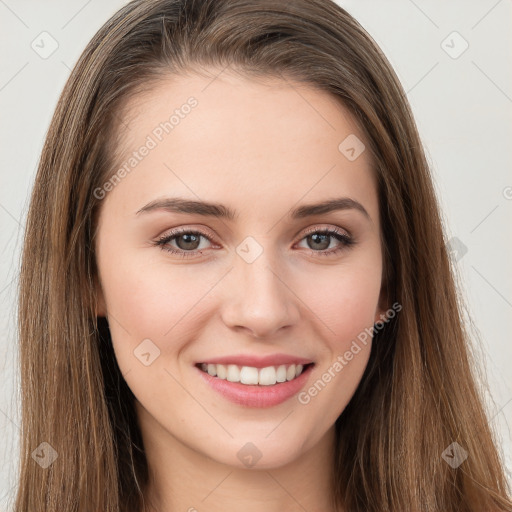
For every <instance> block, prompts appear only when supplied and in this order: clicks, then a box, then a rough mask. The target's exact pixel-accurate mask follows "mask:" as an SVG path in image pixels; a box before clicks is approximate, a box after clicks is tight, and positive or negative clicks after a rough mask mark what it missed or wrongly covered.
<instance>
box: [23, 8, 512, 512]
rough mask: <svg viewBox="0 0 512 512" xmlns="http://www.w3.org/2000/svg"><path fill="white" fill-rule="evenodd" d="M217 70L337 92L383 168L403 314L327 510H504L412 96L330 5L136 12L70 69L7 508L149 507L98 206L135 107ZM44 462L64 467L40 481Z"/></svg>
mask: <svg viewBox="0 0 512 512" xmlns="http://www.w3.org/2000/svg"><path fill="white" fill-rule="evenodd" d="M212 66H213V67H215V68H216V69H219V70H220V69H224V68H225V67H226V66H230V67H231V68H233V69H236V70H237V71H239V72H240V73H242V74H244V75H245V76H247V77H253V78H257V77H258V76H263V77H265V76H272V77H278V78H281V79H283V80H288V81H292V82H293V81H296V82H301V83H305V84H309V85H311V86H314V87H316V88H318V89H320V90H322V91H325V92H327V93H330V94H331V95H333V96H334V97H335V98H337V99H338V100H339V101H340V102H341V103H342V104H343V105H344V106H345V107H346V108H347V109H349V111H350V112H351V113H352V114H353V116H354V118H355V119H356V120H357V122H358V123H359V124H360V127H361V129H362V130H363V133H364V134H365V136H366V142H365V143H367V144H368V146H367V148H368V149H369V150H370V151H371V154H372V160H373V163H374V171H375V173H376V176H377V183H378V195H379V208H380V216H381V222H382V233H381V237H382V242H383V247H384V269H385V275H384V281H383V283H384V287H385V288H384V290H385V292H386V297H387V302H388V303H389V304H391V303H394V302H397V303H399V304H400V305H401V306H402V309H401V311H400V314H398V315H397V316H396V317H395V318H394V319H393V320H391V321H389V322H387V323H386V325H385V327H384V328H383V329H382V330H380V331H379V332H378V333H376V334H375V336H374V342H373V345H372V351H371V356H370V360H369V363H368V366H367V368H366V371H365V373H364V375H363V378H362V381H361V383H360V385H359V387H358V389H357V391H356V393H355V395H354V396H353V398H352V400H351V402H350V403H349V404H348V406H347V407H346V409H345V410H344V411H343V413H342V414H341V416H340V417H339V418H338V420H337V421H336V433H337V452H338V453H337V454H336V459H335V460H336V463H335V466H334V468H333V471H334V482H335V484H334V489H333V503H335V504H336V506H337V507H340V508H341V507H343V508H344V510H346V511H358V512H363V511H364V512H372V511H374V512H377V511H379V512H382V511H390V512H391V511H393V512H398V511H399V512H404V511H430V512H449V511H453V512H455V511H457V512H461V511H473V512H481V511H486V510H489V511H490V510H508V511H510V510H512V504H511V502H510V501H509V498H508V497H507V495H508V492H509V491H508V488H507V482H506V480H505V477H504V472H503V467H502V462H501V460H500V457H499V454H498V451H497V449H496V446H495V443H494V441H493V432H492V430H491V429H490V426H489V422H488V420H487V418H486V412H485V408H484V399H483V395H482V392H481V388H480V385H479V381H478V380H477V378H476V365H475V364H474V362H472V359H471V358H470V353H471V352H470V350H469V346H470V345H469V342H470V337H469V334H468V333H467V332H466V330H465V328H464V324H463V301H462V299H461V298H460V296H459V295H458V294H457V287H456V277H455V273H454V270H453V269H452V268H451V265H450V260H449V257H448V254H447V250H446V248H445V242H446V240H445V236H444V232H443V226H442V224H443V223H442V218H441V216H440V213H439V207H438V204H437V200H436V197H435V194H434V190H433V186H432V179H431V176H430V170H429V166H428V163H427V161H426V158H425V155H424V152H423V149H422V145H421V142H420V138H419V136H418V133H417V128H416V126H415V123H414V120H413V117H412V114H411V111H410V107H409V105H408V102H407V99H406V97H405V93H404V90H403V89H402V87H401V85H400V82H399V80H398V78H397V77H396V75H395V73H394V71H393V69H392V68H391V66H390V64H389V63H388V61H387V59H386V58H385V56H384V55H383V53H382V52H381V51H380V50H379V48H378V47H377V45H376V44H375V42H374V41H373V40H372V39H371V37H370V36H369V35H368V34H367V33H366V32H365V31H364V29H363V28H362V27H361V26H360V25H359V24H358V23H357V21H356V20H354V18H352V17H351V16H350V15H349V14H348V13H347V12H346V11H345V10H344V9H342V8H341V7H339V6H338V5H336V4H335V3H334V2H332V1H331V0H287V1H286V2H278V1H275V0H134V1H132V2H130V3H129V4H128V5H126V6H125V7H124V8H122V9H121V10H120V11H118V12H117V13H116V14H115V15H114V16H113V17H112V18H111V19H110V20H109V21H107V22H106V23H105V25H104V26H103V27H102V28H101V29H100V30H99V31H98V33H97V34H96V35H95V36H94V38H93V39H92V40H91V42H90V43H89V44H88V46H87V47H86V49H85V51H84V52H83V54H82V56H81V57H80V59H79V61H78V63H77V64H76V66H75V68H74V69H73V71H72V73H71V76H70V77H69V80H68V81H67V83H66V86H65V88H64V91H63V93H62V95H61V97H60V100H59V102H58V105H57V108H56V111H55V114H54V117H53V119H52V122H51V125H50V128H49V132H48V135H47V138H46V141H45V145H44V149H43V152H42V155H41V159H40V164H39V169H38V173H37V177H36V181H35V186H34V189H33V193H32V198H31V203H30V210H29V214H28V220H27V227H26V235H25V240H24V250H23V259H22V268H21V278H20V294H19V340H20V362H21V389H22V418H21V419H22V422H21V425H22V434H21V453H20V475H19V489H18V492H17V496H16V502H15V508H14V510H15V512H29V511H30V512H32V511H34V510H39V511H41V512H42V511H45V512H57V511H59V512H60V511H63V510H65V511H77V512H85V511H87V512H90V511H102V512H114V511H122V512H128V511H135V510H137V511H138V510H141V509H142V507H143V505H144V500H143V497H144V495H143V490H144V486H145V484H146V482H147V478H148V468H147V462H146V458H145V455H144V449H143V444H142V439H141V435H140V431H139V428H138V425H137V419H136V415H135V410H134V407H133V399H134V397H133V394H132V393H131V391H130V389H129V388H128V386H127V384H126V382H125V380H124V379H123V376H122V375H121V373H120V370H119V368H118V366H117V364H116V359H115V357H114V352H113V349H112V344H111V339H110V335H109V331H108V328H107V326H106V322H105V319H103V318H97V317H96V314H95V311H96V289H97V288H96V286H97V284H98V279H97V268H96V262H95V254H94V235H95V230H96V225H97V218H98V214H99V212H100V206H101V200H100V199H99V198H98V197H97V194H95V193H94V191H95V190H96V189H97V188H98V187H101V185H102V184H103V183H105V181H106V179H108V177H109V176H111V175H112V174H113V172H114V170H115V163H116V162H115V158H114V156H115V154H116V147H117V142H118V138H119V137H121V132H122V129H123V126H122V123H121V122H120V113H121V112H122V109H123V106H124V105H126V103H127V101H128V99H129V98H130V97H133V96H134V95H136V94H137V93H139V92H140V91H142V90H151V86H152V84H154V83H155V82H156V81H157V80H159V79H161V78H162V77H165V76H168V75H169V74H173V73H174V74H179V73H182V72H185V71H189V70H197V71H201V70H203V72H204V69H206V68H208V67H212ZM340 142H341V141H340ZM454 442H457V443H458V445H460V447H461V448H462V449H464V450H465V452H467V454H468V457H467V459H466V460H465V461H464V462H463V463H462V464H460V465H459V466H458V467H456V468H453V467H451V465H449V464H448V463H447V462H445V460H444V459H443V457H442V453H443V451H444V450H445V449H446V448H447V447H448V446H449V445H451V444H452V443H454ZM41 443H48V444H43V445H42V444H41ZM48 445H49V446H48ZM36 449H39V454H40V456H42V457H43V458H45V457H50V456H53V457H54V456H55V455H57V458H56V459H55V460H53V462H52V463H51V464H50V465H48V467H45V468H43V467H42V466H41V465H40V464H38V463H37V460H36V459H37V457H34V455H33V454H34V451H35V450H36ZM52 449H53V450H55V452H53V451H51V450H52ZM45 460H47V461H48V460H49V459H47V458H46V459H45Z"/></svg>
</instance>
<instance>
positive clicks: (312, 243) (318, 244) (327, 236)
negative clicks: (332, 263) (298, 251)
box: [301, 228, 355, 256]
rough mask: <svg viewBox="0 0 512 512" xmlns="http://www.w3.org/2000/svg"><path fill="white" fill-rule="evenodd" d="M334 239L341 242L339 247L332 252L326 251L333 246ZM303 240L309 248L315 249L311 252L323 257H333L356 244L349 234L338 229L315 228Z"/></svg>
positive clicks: (331, 250) (332, 249)
mask: <svg viewBox="0 0 512 512" xmlns="http://www.w3.org/2000/svg"><path fill="white" fill-rule="evenodd" d="M333 238H334V239H336V240H337V241H338V242H339V243H338V245H337V246H335V247H334V248H331V249H330V250H326V249H328V248H329V246H330V245H331V241H332V239H333ZM302 240H305V241H306V243H307V244H308V246H309V247H312V248H313V249H315V250H312V251H311V252H313V253H316V254H319V255H322V256H331V255H333V254H337V253H339V252H340V251H342V250H344V249H346V248H349V247H350V246H352V245H354V244H355V241H354V239H353V238H352V237H351V236H350V235H349V234H348V233H345V232H344V231H341V230H340V229H338V228H332V229H328V228H325V229H318V228H313V229H310V230H308V231H307V232H306V236H305V237H304V238H302ZM302 240H301V241H302ZM316 249H319V250H316Z"/></svg>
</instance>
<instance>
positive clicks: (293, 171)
mask: <svg viewBox="0 0 512 512" xmlns="http://www.w3.org/2000/svg"><path fill="white" fill-rule="evenodd" d="M216 75H219V70H217V71H215V72H214V74H212V76H216ZM190 96H194V97H195V98H196V99H197V101H198V104H197V106H196V107H195V108H194V109H192V110H191V112H190V113H189V114H188V115H187V116H185V117H184V118H183V119H181V120H180V123H179V125H177V126H176V127H175V128H174V129H173V130H172V131H171V132H170V133H169V134H166V135H165V136H164V137H163V139H162V141H161V142H159V143H158V145H157V147H155V148H154V149H152V150H151V151H150V152H149V154H148V155H147V156H146V157H145V158H143V159H142V160H141V161H140V162H139V163H138V165H137V166H136V167H135V168H134V169H133V170H132V171H131V172H130V173H129V174H128V175H127V176H126V177H124V178H123V179H122V180H121V182H120V183H119V184H118V185H117V186H115V187H114V188H113V190H111V191H109V192H108V194H107V195H106V197H105V198H104V199H103V200H102V206H101V214H100V218H99V223H98V231H97V238H96V250H97V263H98V268H99V289H98V311H97V313H98V316H106V317H107V318H108V322H109V326H110V331H111V334H112V340H113V346H114V350H115V355H116V358H117V361H118V363H119V367H120V369H121V371H122V373H123V375H124V377H125V379H126V382H127V383H128V385H129V386H130V388H131V390H132V391H133V393H134V395H135V397H136V402H135V405H136V410H137V415H138V419H139V424H140V428H141V431H142V435H143V439H144V446H145V450H146V455H147V459H148V464H149V467H150V473H151V482H150V485H149V487H148V489H147V490H146V494H145V495H146V498H148V499H149V500H150V501H151V503H152V504H153V506H154V507H155V509H156V510H159V511H160V512H166V511H169V512H170V511H186V510H190V511H192V510H206V509H207V510H209V511H214V512H215V511H221V510H222V511H223V512H229V511H234V510H245V511H247V512H252V511H260V510H261V509H262V505H264V508H265V510H267V511H269V512H273V511H276V512H277V511H280V512H282V511H288V510H290V511H291V510H298V509H302V508H301V507H303V508H304V509H306V510H323V511H328V510H334V508H333V506H332V504H331V503H330V501H329V495H330V492H331V486H332V484H331V478H332V461H333V453H334V444H333V443H334V422H335V420H336V418H337V417H338V416H339V415H340V414H341V412H342V411H343V410H344V408H345V406H346V405H347V403H348V402H349V400H350V398H351V397H352V395H353V393H354V392H355V390H356V388H357V386H358V384H359V382H360V379H361V377H362V374H363V372H364V369H365V367H366V364H367V361H368V357H369V353H370V345H371V341H370V342H369V343H368V344H367V345H366V346H363V345H361V351H360V352H359V353H358V354H357V355H355V356H354V357H353V359H352V360H351V361H350V362H349V363H348V364H346V366H344V367H343V370H342V371H340V372H337V373H336V376H335V377H334V378H332V379H331V381H330V382H329V383H328V384H327V385H326V386H325V387H324V388H323V389H322V390H321V391H320V392H319V393H318V394H317V395H316V396H314V397H312V398H311V400H310V401H309V403H307V404H301V403H299V401H298V400H297V397H296V396H295V397H293V398H291V399H289V400H287V401H285V402H284V403H281V404H279V405H277V406H273V407H268V408H252V407H244V406H240V405H236V404H233V403H231V402H229V401H227V400H226V399H225V398H223V397H222V396H221V395H219V394H218V393H217V392H216V391H214V390H212V389H211V388H210V387H209V386H208V385H207V384H206V383H204V382H203V379H202V378H200V376H199V375H198V373H197V369H196V368H195V367H194V365H195V364H196V363H197V362H200V361H202V360H205V359H206V358H213V357H218V356H225V355H228V354H261V355H266V354H274V353H278V352H284V353H287V354H292V355H296V356H302V357H306V358H309V359H311V360H312V361H314V362H315V366H314V368H313V372H312V373H311V375H310V376H309V379H308V382H307V384H306V385H305V387H304V388H303V389H307V388H309V387H311V386H312V384H313V383H314V382H315V381H317V380H318V379H320V378H321V376H322V374H324V373H325V372H326V371H327V370H328V368H329V367H332V364H333V362H334V361H336V358H337V357H338V356H340V355H343V354H344V353H345V352H346V351H347V350H349V348H350V345H351V343H352V341H353V340H355V339H356V337H357V335H358V334H360V333H361V332H362V331H364V329H365V328H371V326H373V324H374V323H375V322H376V321H378V320H380V319H381V315H382V314H383V313H384V311H385V308H383V307H382V306H381V304H380V302H381V301H380V300H379V299H380V292H381V277H382V251H381V243H380V226H379V215H378V198H377V189H376V182H375V177H374V175H373V173H372V171H371V160H370V155H369V151H364V152H363V153H362V154H361V155H360V156H359V157H358V158H357V159H356V160H354V161H349V160H348V159H347V158H346V157H345V156H344V155H343V154H342V153H341V152H340V151H339V150H338V145H339V144H340V143H341V142H342V141H343V140H344V139H345V138H346V137H347V136H348V135H350V134H355V135H356V136H357V137H358V138H359V139H360V140H362V141H364V136H363V134H362V133H361V132H360V130H359V129H358V127H357V125H356V124H355V123H354V121H353V119H352V118H351V116H350V115H349V114H348V111H347V110H345V109H344V108H343V107H342V106H341V105H340V104H339V102H337V101H336V100H335V99H334V98H333V97H331V96H330V95H328V94H327V93H325V92H321V91H318V90H315V89H313V88H311V87H309V86H306V85H299V84H297V83H293V82H287V81H284V80H277V79H268V80H266V81H265V82H263V81H258V82H255V81H254V80H249V79H247V78H242V77H240V76H238V75H236V74H234V73H232V72H231V71H229V70H227V71H224V72H222V73H221V74H220V75H219V76H217V78H216V79H214V80H213V79H212V78H206V77H203V76H199V75H195V74H192V73H191V74H189V75H187V76H180V77H175V76H173V77H168V78H166V79H165V80H163V81H162V82H160V83H159V84H158V85H157V86H155V87H154V88H153V89H152V90H151V92H150V93H145V94H144V95H139V96H137V97H135V98H134V99H132V100H131V102H130V103H129V105H128V108H127V110H126V112H125V115H124V120H125V123H126V125H127V127H126V128H123V132H122V134H121V135H122V144H121V147H120V148H119V155H120V159H119V164H120V165H122V162H124V161H125V160H126V159H127V158H129V156H130V155H131V154H132V152H133V151H135V150H136V149H137V148H139V147H140V146H141V145H142V144H144V142H145V140H146V137H147V136H148V134H151V133H152V132H153V130H154V129H155V127H156V126H158V125H159V123H160V122H162V121H163V120H165V119H168V117H169V115H170V113H172V111H173V110H174V109H176V108H179V107H180V106H181V105H183V104H184V103H185V102H186V101H187V98H189V97H190ZM167 196H180V197H183V198H187V199H193V200H198V199H200V200H204V201H215V202H218V203H222V204H225V205H226V206H228V207H230V208H232V209H234V210H236V211H237V212H238V215H237V217H236V218H235V219H234V220H232V221H230V220H227V219H219V218H214V217H204V216H201V215H198V214H184V213H173V212H168V211H164V210H158V211H152V212H148V213H140V214H137V213H136V212H138V211H139V210H140V209H141V208H142V207H143V206H145V205H146V204H148V203H150V202H151V201H153V200H155V199H161V198H163V197H167ZM341 196H343V197H349V198H352V199H354V200H356V201H358V202H360V203H361V204H362V205H363V206H364V208H365V209H366V211H367V212H368V214H369V219H368V218H366V217H365V216H364V215H363V214H362V213H361V212H359V211H358V210H356V209H347V210H342V211H334V212H330V213H326V214H321V215H315V216H312V217H308V218H303V219H295V220H292V219H290V218H288V216H287V215H288V213H289V211H290V210H291V209H292V208H295V207H297V206H299V205H303V204H310V203H316V202H320V201H324V200H327V199H332V198H334V197H341ZM178 227H183V228H187V229H191V230H194V229H199V230H202V231H204V232H205V233H206V234H207V235H211V238H210V239H209V240H208V239H207V238H201V239H200V240H201V242H200V246H199V244H196V245H195V246H192V245H191V244H190V241H188V242H189V245H188V246H187V244H186V243H184V242H186V240H184V239H183V237H181V238H180V237H179V236H178V238H175V239H174V240H173V241H172V242H169V243H168V245H171V246H172V247H173V248H174V249H175V250H179V249H180V248H181V249H182V250H184V251H186V250H188V251H189V252H194V251H195V256H194V257H191V258H181V257H180V256H177V255H174V254H171V253H169V252H166V251H165V250H163V249H162V248H161V247H159V246H155V245H154V242H155V241H156V240H158V239H159V237H161V236H162V235H165V234H167V233H169V232H170V231H171V229H173V228H178ZM336 227H337V228H338V229H339V230H341V231H342V232H344V233H348V234H350V235H351V236H352V237H353V238H354V240H355V241H356V243H355V244H354V245H352V246H350V247H348V248H344V247H343V246H342V245H341V242H339V241H338V240H337V239H336V238H334V237H330V238H327V239H326V241H325V244H322V243H319V242H318V241H317V243H316V245H315V243H314V241H313V242H312V241H311V240H310V239H308V237H307V235H305V234H304V233H305V231H306V230H307V229H308V228H315V229H317V228H318V230H320V229H324V228H330V229H332V228H336ZM248 236H250V237H253V238H254V239H255V240H256V241H257V243H258V244H259V245H260V246H261V249H262V251H263V252H262V253H261V255H260V256H259V257H258V258H256V259H255V260H254V261H253V262H251V263H248V262H247V261H246V260H244V259H243V258H242V257H240V256H239V254H238V253H237V251H236V249H237V247H238V246H239V245H240V244H241V243H242V241H244V239H245V238H246V237H248ZM187 247H191V248H189V249H187ZM197 247H199V249H197ZM336 247H341V250H340V251H339V252H338V253H335V254H331V255H330V256H326V255H325V254H321V253H322V252H324V253H325V252H328V251H329V250H332V249H334V248H336ZM199 250H201V251H202V254H200V253H199ZM145 339H150V340H151V343H153V344H154V346H156V347H158V349H159V350H160V354H159V356H158V357H156V359H154V360H153V362H152V363H151V364H150V365H148V366H146V365H144V364H142V363H141V361H140V360H139V359H138V358H137V357H136V356H135V355H134V350H136V348H137V347H138V346H139V345H140V343H141V342H142V340H145ZM151 346H153V345H151ZM151 350H153V349H151ZM248 442H251V443H252V444H253V445H255V446H256V447H257V449H258V450H259V452H260V453H261V458H260V459H259V460H258V461H257V463H256V465H254V466H252V467H248V466H247V465H245V464H244V463H243V462H242V461H241V460H240V459H239V458H238V457H237V453H238V452H239V450H240V449H241V448H242V447H243V446H244V445H246V443H248Z"/></svg>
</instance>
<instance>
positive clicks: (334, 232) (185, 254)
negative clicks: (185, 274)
mask: <svg viewBox="0 0 512 512" xmlns="http://www.w3.org/2000/svg"><path fill="white" fill-rule="evenodd" d="M183 234H187V235H196V236H197V235H200V236H202V237H204V238H206V239H207V240H209V241H210V242H211V241H212V240H211V239H210V237H209V236H208V235H207V234H206V233H204V232H202V231H194V230H189V229H186V228H180V229H177V230H175V231H172V232H171V233H168V234H166V235H164V236H162V237H161V238H159V239H158V240H156V241H155V242H153V244H154V245H155V246H157V247H160V249H162V250H163V251H167V252H170V253H172V254H175V255H177V256H181V257H182V258H193V257H195V256H196V255H197V253H199V254H202V251H200V250H198V249H195V250H193V251H184V250H182V249H174V248H170V246H168V245H167V244H168V243H169V242H170V241H171V240H173V239H174V238H177V237H178V236H179V235H183ZM312 234H320V235H330V236H332V237H334V238H336V239H337V240H338V241H339V242H341V244H340V245H339V246H338V247H336V248H335V249H325V250H322V251H313V250H312V249H310V250H309V251H310V253H313V254H318V255H321V256H333V255H335V254H338V253H339V252H340V251H343V250H344V249H348V248H350V247H351V246H352V245H354V244H355V240H354V239H353V238H352V237H351V236H349V235H346V234H345V233H343V232H342V231H339V230H338V229H337V228H332V229H310V230H308V231H307V232H306V233H304V236H303V237H302V238H301V239H300V240H299V242H300V241H302V240H304V238H306V237H307V236H309V235H312Z"/></svg>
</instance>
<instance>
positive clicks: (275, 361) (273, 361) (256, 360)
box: [198, 354, 313, 368]
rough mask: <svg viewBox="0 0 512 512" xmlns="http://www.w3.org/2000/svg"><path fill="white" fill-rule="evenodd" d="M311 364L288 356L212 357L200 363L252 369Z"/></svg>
mask: <svg viewBox="0 0 512 512" xmlns="http://www.w3.org/2000/svg"><path fill="white" fill-rule="evenodd" d="M312 362H313V361H311V359H305V358H304V357H297V356H292V355H288V354H269V355H266V356H257V355H248V354H247V355H243V354H236V355H229V356H220V357H213V358H209V359H205V360H203V361H200V363H205V364H236V365H238V366H252V367H254V368H266V367H267V366H280V365H282V364H284V365H290V364H302V365H305V364H309V363H312ZM200 363H198V364H200Z"/></svg>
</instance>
